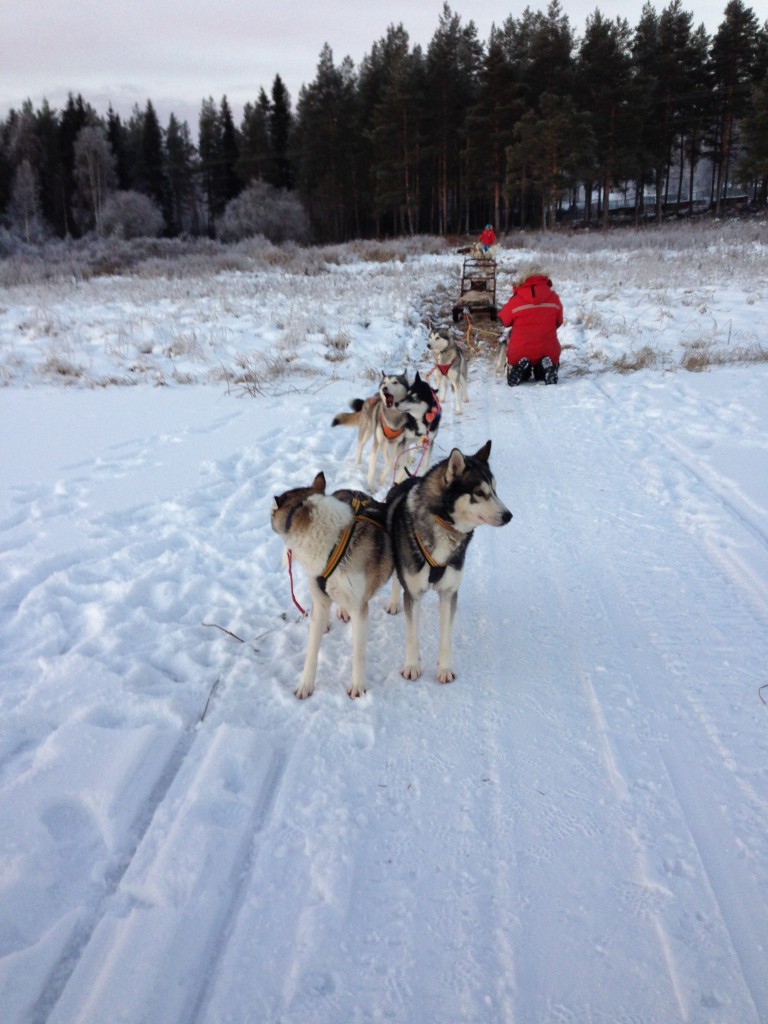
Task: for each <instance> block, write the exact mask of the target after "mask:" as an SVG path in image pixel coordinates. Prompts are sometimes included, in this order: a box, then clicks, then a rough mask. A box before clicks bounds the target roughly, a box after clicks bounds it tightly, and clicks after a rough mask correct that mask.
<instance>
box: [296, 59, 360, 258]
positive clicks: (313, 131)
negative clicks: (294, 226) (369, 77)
mask: <svg viewBox="0 0 768 1024" xmlns="http://www.w3.org/2000/svg"><path fill="white" fill-rule="evenodd" d="M359 137H360V132H359V122H358V113H357V99H356V79H355V75H354V71H353V68H352V62H351V60H350V59H349V58H345V60H343V61H342V63H341V64H340V65H339V66H338V67H336V66H335V65H334V61H333V51H332V50H331V48H330V47H329V46H328V44H327V43H326V45H325V46H324V47H323V49H322V51H321V53H320V60H319V63H318V65H317V73H316V76H315V79H314V81H313V82H312V83H310V85H308V86H304V88H302V90H301V95H300V98H299V103H298V107H297V112H296V126H295V138H296V152H297V161H298V187H299V192H300V195H301V198H302V201H303V202H304V206H305V207H306V209H307V211H308V213H309V216H310V222H311V224H312V230H313V236H314V237H316V238H319V239H322V240H324V241H344V240H346V239H347V238H349V237H351V236H352V235H353V234H359V230H360V223H359V217H358V215H357V199H358V187H357V173H356V172H357V165H358V160H359Z"/></svg>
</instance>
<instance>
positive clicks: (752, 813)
mask: <svg viewBox="0 0 768 1024" xmlns="http://www.w3.org/2000/svg"><path fill="white" fill-rule="evenodd" d="M598 390H599V391H600V392H601V395H602V396H603V397H604V398H605V399H606V400H608V401H612V399H611V397H610V395H604V393H603V391H602V389H600V388H598ZM525 414H526V415H527V416H530V417H531V418H532V419H533V420H535V421H539V420H540V418H542V417H543V415H544V414H543V413H541V412H540V411H539V409H537V408H536V407H535V406H533V404H532V403H531V404H530V405H529V406H527V407H526V413H525ZM576 429H580V430H581V431H582V433H583V432H584V431H583V425H582V424H580V426H579V428H575V432H576ZM535 433H536V436H537V441H538V447H537V453H538V455H539V456H541V459H540V462H541V465H542V466H543V467H544V470H545V472H546V469H547V468H548V467H554V466H556V465H557V463H558V456H557V454H556V450H555V442H554V441H553V440H552V438H551V436H550V434H549V433H548V431H547V430H545V429H543V426H542V427H541V429H536V430H535ZM654 443H656V439H655V435H654ZM658 443H659V444H663V439H661V438H659V439H658ZM603 444H604V445H605V446H606V448H607V451H606V456H607V457H606V458H605V459H599V460H595V465H599V466H600V467H601V472H606V473H610V472H611V471H612V470H611V458H618V459H621V458H623V457H624V455H623V453H622V452H620V451H619V450H615V451H614V452H613V453H610V448H611V442H610V440H608V441H604V442H603ZM664 447H665V450H666V451H669V452H670V457H671V458H674V459H675V461H676V463H677V465H678V466H679V467H680V469H681V471H683V472H684V473H685V474H686V475H688V476H692V477H693V478H695V479H696V480H697V481H698V482H700V483H701V485H702V486H704V487H705V488H706V489H707V492H708V494H711V495H712V496H713V497H714V498H715V499H717V502H718V504H719V505H721V506H722V507H724V508H725V509H726V511H727V513H728V515H729V517H730V518H731V519H732V520H733V521H734V522H735V523H738V524H739V525H740V526H743V528H744V529H747V530H748V531H749V533H750V535H751V536H752V537H754V538H755V539H757V540H758V541H759V542H760V543H761V544H765V545H768V541H767V540H766V538H765V535H764V533H763V530H762V529H761V528H760V527H759V526H758V525H757V524H755V523H752V522H750V521H749V517H748V516H747V515H746V514H745V513H744V510H743V509H742V508H740V507H739V506H738V505H737V504H735V503H734V502H733V501H731V500H729V498H728V496H727V495H724V494H723V493H722V488H721V487H720V486H719V485H718V482H717V481H710V480H709V479H708V478H707V476H708V475H707V474H705V472H704V471H697V467H695V466H693V465H692V464H691V462H692V456H691V455H690V454H689V453H687V452H686V450H685V449H684V448H682V446H681V450H680V452H678V451H677V446H675V447H673V446H672V445H669V444H667V445H665V446H664ZM594 482H595V485H596V486H597V487H598V488H599V484H600V477H599V475H596V478H595V481H594ZM675 522H676V521H675ZM633 529H634V527H633V526H632V525H631V523H630V522H629V521H627V522H626V523H624V524H621V529H620V531H619V534H618V537H619V538H621V536H622V533H623V532H624V531H627V530H629V531H632V530H633ZM677 529H678V530H679V531H680V532H681V534H682V535H685V536H687V535H688V534H687V531H686V527H685V525H684V524H677ZM671 541H672V543H674V531H672V534H671ZM692 541H693V544H694V545H696V546H700V542H699V538H698V537H696V536H695V535H694V536H693V538H692ZM664 543H666V539H665V540H664V541H659V539H658V537H653V536H651V537H650V539H649V545H648V548H646V547H643V548H637V547H636V556H635V558H636V563H637V564H635V565H634V566H633V573H635V574H637V573H639V574H642V573H650V572H652V571H653V567H654V566H655V565H658V564H661V560H662V559H663V544H664ZM660 544H661V547H659V545H660ZM620 546H622V547H623V545H620ZM706 547H707V550H706V552H705V553H704V554H705V557H711V554H712V552H711V551H709V548H710V547H711V545H706ZM692 550H693V549H692ZM721 563H722V565H721V567H722V569H723V570H725V571H727V575H728V579H729V580H733V581H735V582H737V583H740V582H741V581H740V579H739V575H738V574H739V573H740V572H741V566H740V565H739V564H738V563H737V562H736V560H735V559H733V558H731V557H730V556H729V555H728V552H725V553H724V557H723V559H722V560H721ZM541 571H542V572H543V573H544V574H546V571H547V570H546V564H542V567H541ZM595 581H596V587H595V590H594V591H592V592H590V593H589V594H587V593H586V592H585V593H584V600H585V601H587V602H588V604H589V608H590V618H591V619H592V620H593V622H594V628H595V631H596V633H598V634H599V635H600V636H602V637H610V638H613V639H612V641H611V648H612V650H613V651H614V654H615V656H616V658H617V662H618V663H619V665H620V669H619V670H618V671H617V669H616V668H614V671H613V678H612V676H611V675H609V674H608V673H607V672H605V671H604V670H597V671H596V670H595V668H594V663H593V662H590V660H589V657H590V655H589V653H587V652H588V651H589V648H588V647H587V646H586V645H584V648H585V649H583V647H582V645H581V644H576V645H574V647H573V649H571V650H570V655H569V657H570V658H571V659H572V662H573V676H574V678H578V679H579V680H580V686H581V691H582V693H583V695H584V698H585V701H586V705H587V707H588V708H589V709H590V712H591V715H592V718H593V722H594V734H595V736H596V737H597V738H598V739H599V744H600V750H601V757H602V760H603V764H604V774H605V778H606V779H607V780H608V781H609V783H610V786H611V787H612V789H613V790H614V792H615V795H616V801H617V805H618V806H620V807H621V808H622V817H623V818H624V820H625V829H626V833H627V837H628V845H629V847H630V848H631V849H632V851H633V859H634V863H633V864H631V865H630V870H629V872H628V874H629V875H630V877H631V879H632V883H631V887H632V888H633V889H636V890H637V898H638V899H640V900H641V903H642V906H643V913H644V914H645V915H646V916H647V917H648V918H649V919H650V920H651V921H652V923H653V927H654V930H655V932H656V935H657V939H658V946H659V949H660V950H661V952H662V956H663V959H664V962H665V963H666V967H667V972H668V978H669V985H670V989H671V991H673V992H674V994H675V999H676V1001H677V1004H678V1008H679V1013H680V1019H681V1020H688V1019H691V1018H692V1016H693V1017H695V1011H694V1008H693V1007H692V1005H691V992H690V990H689V988H687V986H686V981H687V980H688V979H687V971H686V966H685V955H686V951H685V949H684V948H682V947H681V944H680V941H679V936H676V935H675V932H674V929H671V928H670V925H669V921H668V919H666V917H665V915H664V913H663V912H662V911H663V909H664V903H665V901H666V900H667V899H672V898H673V897H674V896H675V895H678V894H679V898H680V900H681V902H690V896H684V895H683V894H684V893H686V891H687V890H686V887H687V886H688V881H687V879H686V877H685V873H686V870H687V869H682V870H681V869H680V868H679V867H676V866H675V859H673V857H672V856H670V857H668V859H667V864H668V866H666V867H665V870H664V871H660V869H659V845H660V844H659V839H658V836H657V835H656V834H655V827H654V824H653V823H652V822H651V821H649V820H645V816H646V814H647V811H646V809H645V804H644V800H643V794H642V786H638V779H637V777H636V771H637V768H638V766H640V765H642V771H643V773H647V775H648V777H649V778H653V779H655V780H657V782H658V780H661V782H660V783H659V784H660V785H661V787H662V791H663V792H664V801H665V803H666V805H667V806H668V807H669V808H671V811H670V818H671V819H672V820H675V821H678V822H679V823H680V824H681V826H682V828H681V830H680V838H678V839H677V841H676V843H675V844H674V845H673V846H672V847H671V848H672V850H674V852H675V855H676V856H678V857H680V859H681V860H683V861H684V862H690V863H692V864H700V865H701V870H702V873H703V877H704V878H705V879H706V887H705V888H704V889H701V888H699V889H697V891H696V893H695V898H696V899H697V900H699V901H700V909H699V918H700V923H699V922H697V923H696V924H695V925H693V926H692V931H693V932H694V934H695V933H696V932H697V931H698V930H701V936H700V939H701V945H702V948H704V945H705V943H704V940H706V941H707V942H712V941H713V940H712V939H711V933H710V932H709V929H710V927H711V925H712V921H713V920H716V921H719V926H718V930H720V931H721V932H722V933H723V934H722V937H721V939H720V945H719V946H718V947H715V948H712V949H709V950H708V951H707V952H706V953H702V957H706V956H709V957H710V958H711V959H710V966H711V971H712V976H713V977H714V976H715V975H716V973H717V971H718V970H719V969H720V968H719V967H718V959H719V958H721V957H722V956H724V955H726V951H727V958H728V959H729V960H731V961H732V963H733V967H732V971H733V972H734V977H733V980H734V983H735V972H738V974H739V975H740V978H741V981H740V983H739V987H742V986H743V990H744V992H745V993H748V998H749V1000H750V1001H751V1005H752V1007H753V1008H754V1018H755V1019H756V1020H760V1021H762V1020H768V978H766V975H765V971H764V964H763V962H762V952H761V950H762V948H763V941H764V940H763V937H762V936H763V926H762V922H763V921H764V920H766V919H768V901H766V898H765V894H764V893H763V894H761V893H759V892H756V891H755V886H754V879H753V874H752V870H751V866H750V863H749V856H748V855H747V854H746V852H745V851H747V850H749V849H750V848H751V847H752V845H753V843H754V846H755V848H758V847H759V844H760V839H759V835H760V833H761V831H762V827H763V826H762V824H761V823H762V822H764V821H765V819H766V816H768V801H767V800H766V799H765V797H764V795H763V794H761V793H760V792H759V791H758V789H756V787H755V786H754V785H753V783H752V781H751V778H750V774H749V772H748V771H743V770H742V771H740V770H738V767H737V766H736V765H735V764H734V761H733V755H732V753H731V751H730V750H729V749H728V739H727V735H728V734H727V733H726V734H724V735H725V738H724V737H723V735H722V734H721V733H720V732H719V731H718V728H717V727H716V726H715V724H714V723H713V722H712V721H711V720H710V715H709V711H708V707H707V698H706V688H704V689H701V688H700V687H698V686H697V685H696V675H695V673H696V668H697V665H696V663H695V662H694V661H693V660H692V661H691V662H690V663H689V664H681V663H680V661H679V655H678V651H677V645H676V643H675V638H676V637H678V636H682V635H685V633H686V631H688V630H689V629H690V610H689V606H688V605H687V603H686V602H683V603H677V602H676V597H675V594H674V592H671V593H670V594H669V595H665V594H664V593H663V592H662V591H661V590H660V591H659V595H658V596H659V600H658V604H657V605H654V604H650V605H638V604H636V603H635V601H634V594H633V590H632V584H631V575H630V577H629V578H625V574H624V571H623V566H622V561H621V559H619V560H618V561H617V560H614V559H611V558H608V559H605V560H604V561H603V562H602V567H601V574H600V575H599V576H596V577H595ZM740 593H741V594H743V595H746V596H749V597H750V598H752V602H751V604H755V601H756V602H757V609H756V610H757V612H758V613H759V614H760V616H761V617H762V615H763V614H765V613H766V609H768V602H766V603H763V601H762V595H763V593H764V587H762V586H761V587H760V588H759V590H757V589H753V588H752V587H751V586H744V585H742V586H741V587H740ZM702 604H703V607H704V608H705V609H707V608H708V609H709V610H708V611H706V612H705V613H704V614H705V615H706V619H705V620H704V621H703V622H702V623H700V624H699V626H698V628H699V629H700V630H701V632H702V634H706V635H708V637H709V641H710V643H711V646H712V649H713V650H719V649H723V650H728V644H729V636H728V634H729V617H730V616H732V615H734V614H736V613H735V612H734V610H733V608H732V607H729V608H727V609H723V619H722V620H721V618H720V617H716V616H715V614H714V611H713V609H714V608H715V607H716V605H714V604H712V603H711V602H708V600H707V598H706V596H704V597H703V600H702ZM625 605H626V607H625ZM628 607H629V608H632V609H633V614H629V613H628V611H627V608H628ZM697 614H700V613H698V612H697ZM661 623H663V626H662V625H661ZM705 660H706V655H705V654H703V655H702V663H703V662H704V661H705ZM619 673H620V674H619ZM658 679H669V680H670V683H672V684H676V685H675V686H674V691H673V694H670V707H668V708H667V707H661V706H659V705H658V702H657V697H656V696H655V689H656V686H657V684H656V682H655V681H656V680H658ZM619 680H621V682H622V686H621V688H620V689H624V690H626V699H624V698H622V697H618V696H617V693H616V692H614V691H615V687H616V684H617V681H619ZM694 766H695V770H692V769H693V768H694ZM703 777H704V778H706V779H707V780H708V791H707V798H706V800H702V778H703ZM723 837H730V839H728V840H726V841H725V842H724V841H723ZM681 851H684V856H683V855H682V853H681ZM745 892H753V893H754V901H753V902H751V903H749V904H746V903H745V901H744V900H743V895H742V894H743V893H745ZM706 894H708V895H706ZM630 895H631V894H628V898H630ZM632 898H634V897H632ZM707 902H709V903H710V904H711V905H710V906H709V907H706V903H707ZM657 907H658V908H659V909H657ZM705 908H706V909H705ZM725 936H727V940H726V939H725ZM729 947H730V948H729ZM714 1005H715V1004H714V1003H713V1006H714ZM696 1019H699V1018H696Z"/></svg>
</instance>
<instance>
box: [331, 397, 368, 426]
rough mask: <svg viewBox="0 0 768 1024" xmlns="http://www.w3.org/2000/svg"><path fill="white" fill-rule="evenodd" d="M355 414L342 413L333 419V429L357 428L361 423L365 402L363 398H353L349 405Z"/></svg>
mask: <svg viewBox="0 0 768 1024" xmlns="http://www.w3.org/2000/svg"><path fill="white" fill-rule="evenodd" d="M349 404H350V406H351V407H352V408H353V409H354V412H340V413H337V414H336V415H335V416H334V417H333V422H332V423H331V426H332V427H356V426H357V424H358V423H359V422H360V413H361V412H362V410H363V406H364V405H365V402H364V401H363V400H362V398H353V399H352V401H351V402H350V403H349Z"/></svg>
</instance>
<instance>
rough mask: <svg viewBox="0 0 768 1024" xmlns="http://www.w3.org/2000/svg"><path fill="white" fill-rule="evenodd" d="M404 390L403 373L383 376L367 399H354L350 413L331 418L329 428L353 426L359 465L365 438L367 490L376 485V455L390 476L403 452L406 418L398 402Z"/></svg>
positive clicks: (403, 394)
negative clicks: (367, 447) (368, 449)
mask: <svg viewBox="0 0 768 1024" xmlns="http://www.w3.org/2000/svg"><path fill="white" fill-rule="evenodd" d="M407 391H408V377H407V376H406V374H405V373H384V372H383V371H382V374H381V380H380V381H379V390H378V391H377V393H376V394H375V395H373V396H372V397H371V398H368V399H365V400H364V399H362V398H355V399H353V400H352V401H351V402H350V405H351V407H352V409H353V412H340V413H338V415H336V416H334V418H333V422H332V423H331V426H332V427H357V451H356V453H355V462H356V463H357V464H358V465H359V464H360V460H361V459H362V456H363V447H364V445H365V443H366V441H368V439H369V438H373V445H372V447H371V453H370V457H369V460H368V487H369V488H370V489H371V490H374V488H375V484H376V463H377V461H378V458H379V453H382V454H383V455H384V463H385V469H386V470H387V472H389V473H392V475H393V476H394V473H395V467H396V465H397V460H398V457H399V455H400V454H401V452H402V451H403V449H404V447H405V445H406V442H407V437H406V434H405V428H406V424H407V422H408V418H407V416H406V414H405V413H404V412H401V411H400V409H399V408H398V403H399V402H400V401H401V400H402V399H403V398H405V396H406V393H407Z"/></svg>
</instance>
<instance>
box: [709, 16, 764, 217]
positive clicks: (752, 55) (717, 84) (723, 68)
mask: <svg viewBox="0 0 768 1024" xmlns="http://www.w3.org/2000/svg"><path fill="white" fill-rule="evenodd" d="M760 36H761V33H760V32H759V30H758V21H757V17H756V15H755V13H754V11H752V9H751V8H748V7H745V6H744V4H743V3H742V0H730V2H729V3H728V5H727V6H726V8H725V20H724V21H723V22H722V24H721V25H720V27H719V28H718V30H717V32H716V33H715V37H714V39H713V40H712V48H711V51H710V58H711V63H712V75H713V81H714V92H715V102H716V144H715V152H714V161H715V169H716V186H715V215H716V216H719V214H720V211H721V207H722V203H723V200H724V198H725V195H726V192H727V189H728V182H729V178H730V175H731V166H732V162H733V156H734V152H735V151H736V147H737V144H738V127H739V121H740V120H741V119H743V118H744V117H745V116H746V114H747V113H748V111H749V106H750V102H751V100H752V88H753V86H754V85H755V84H756V82H757V80H758V75H759V71H760V66H759V55H760Z"/></svg>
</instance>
